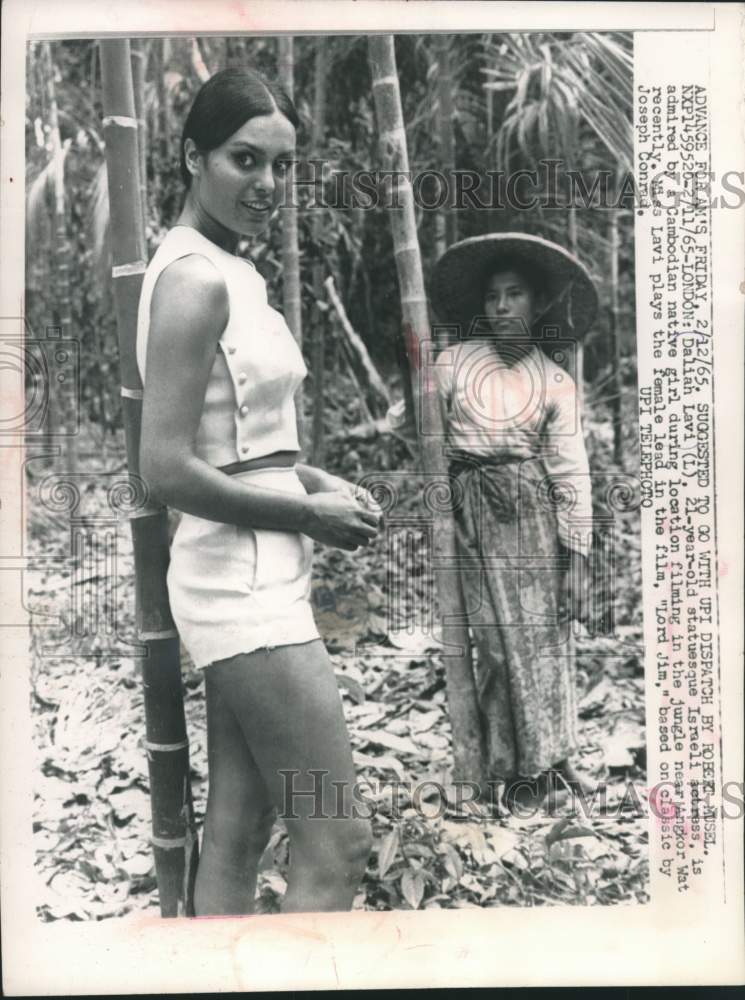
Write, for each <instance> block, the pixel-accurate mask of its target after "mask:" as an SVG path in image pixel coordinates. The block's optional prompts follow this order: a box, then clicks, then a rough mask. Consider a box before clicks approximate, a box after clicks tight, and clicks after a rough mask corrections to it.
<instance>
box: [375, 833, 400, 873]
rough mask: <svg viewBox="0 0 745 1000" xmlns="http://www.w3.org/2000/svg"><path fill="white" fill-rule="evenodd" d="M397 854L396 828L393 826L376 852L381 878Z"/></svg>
mask: <svg viewBox="0 0 745 1000" xmlns="http://www.w3.org/2000/svg"><path fill="white" fill-rule="evenodd" d="M397 853H398V827H397V826H394V827H393V829H392V830H391V832H390V833H388V834H386V836H385V837H384V838H383V842H382V844H381V845H380V850H379V852H378V872H379V874H380V877H381V878H383V877H384V876H385V874H386V872H387V871H388V869H389V868H390V867H391V865H392V864H393V862H394V860H395V857H396V854H397Z"/></svg>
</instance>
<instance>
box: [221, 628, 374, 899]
mask: <svg viewBox="0 0 745 1000" xmlns="http://www.w3.org/2000/svg"><path fill="white" fill-rule="evenodd" d="M208 671H209V672H210V675H209V676H210V682H211V683H212V684H213V685H214V687H215V689H216V690H217V691H219V694H220V697H221V699H222V700H223V703H224V704H226V705H229V706H230V708H231V710H232V712H233V713H234V715H235V719H236V720H237V722H238V724H239V726H240V728H241V731H242V733H243V736H244V739H245V742H246V744H247V746H248V748H249V751H250V754H251V758H252V760H253V761H254V762H255V765H256V768H257V769H258V772H259V773H260V775H261V778H262V779H263V782H264V786H265V788H266V790H267V791H268V795H269V797H270V800H271V802H272V803H273V805H274V806H275V807H276V808H277V809H278V810H279V812H280V815H282V816H283V817H284V820H285V824H286V826H287V831H288V834H289V838H290V869H289V874H288V886H287V893H286V895H285V898H284V901H283V904H282V910H283V911H284V912H293V911H296V912H308V911H310V912H312V911H321V910H348V909H349V908H350V907H351V905H352V901H353V899H354V895H355V893H356V891H357V888H358V886H359V883H360V880H361V878H362V876H363V874H364V871H365V867H366V864H367V860H368V856H369V853H370V848H371V832H370V824H369V821H368V820H367V819H365V818H363V815H355V810H354V801H353V788H354V783H355V771H354V762H353V760H352V750H351V747H350V744H349V736H348V733H347V728H346V723H345V720H344V714H343V711H342V705H341V698H340V696H339V691H338V687H337V684H336V678H335V677H334V672H333V668H332V665H331V662H330V660H329V657H328V654H327V652H326V649H325V647H324V645H323V643H322V642H321V641H320V640H314V641H313V642H308V643H303V644H300V645H294V646H279V647H277V648H276V649H273V650H257V651H256V652H254V653H249V654H241V655H239V656H234V657H231V658H230V659H226V660H222V661H220V662H219V663H215V664H212V665H211V666H210V667H208ZM312 772H314V773H312ZM358 811H359V812H362V810H361V809H359V810H358Z"/></svg>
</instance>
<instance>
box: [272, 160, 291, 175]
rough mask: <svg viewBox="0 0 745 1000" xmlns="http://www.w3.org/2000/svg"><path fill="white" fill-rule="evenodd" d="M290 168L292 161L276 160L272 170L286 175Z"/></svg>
mask: <svg viewBox="0 0 745 1000" xmlns="http://www.w3.org/2000/svg"><path fill="white" fill-rule="evenodd" d="M291 166H292V160H277V162H276V163H275V164H274V169H275V170H276V171H277V173H278V174H286V173H287V172H288V171H289V169H290V167H291Z"/></svg>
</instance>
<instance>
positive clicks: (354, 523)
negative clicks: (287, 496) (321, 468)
mask: <svg viewBox="0 0 745 1000" xmlns="http://www.w3.org/2000/svg"><path fill="white" fill-rule="evenodd" d="M306 504H307V507H306V510H307V517H306V524H305V526H304V527H303V532H304V534H306V535H309V536H310V537H311V538H314V539H315V540H316V541H317V542H321V543H322V544H324V545H333V546H334V547H335V548H339V549H347V550H348V551H354V550H355V549H356V548H359V546H361V545H369V543H370V542H371V541H372V540H373V539H374V538H375V537H376V535H377V534H378V530H379V528H380V524H381V521H382V515H381V514H380V513H379V512H378V511H376V510H370V509H368V508H367V507H364V506H363V505H362V504H361V503H359V502H358V501H357V500H355V499H354V497H353V496H351V495H350V493H349V492H348V491H347V490H333V491H332V490H324V491H321V492H318V493H311V494H310V495H309V496H308V497H307V499H306Z"/></svg>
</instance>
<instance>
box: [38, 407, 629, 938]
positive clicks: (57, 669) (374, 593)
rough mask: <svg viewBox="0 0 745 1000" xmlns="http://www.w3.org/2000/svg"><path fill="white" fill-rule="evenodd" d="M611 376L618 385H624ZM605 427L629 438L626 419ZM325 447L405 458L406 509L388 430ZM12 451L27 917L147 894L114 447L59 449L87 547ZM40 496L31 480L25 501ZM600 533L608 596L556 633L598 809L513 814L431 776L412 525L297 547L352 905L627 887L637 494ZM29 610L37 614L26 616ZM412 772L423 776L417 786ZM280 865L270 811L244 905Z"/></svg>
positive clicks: (433, 711) (437, 752) (198, 759)
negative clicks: (324, 653)
mask: <svg viewBox="0 0 745 1000" xmlns="http://www.w3.org/2000/svg"><path fill="white" fill-rule="evenodd" d="M628 395H629V396H630V397H631V399H632V400H633V398H634V394H633V393H629V394H628ZM630 412H631V411H630ZM585 434H586V437H587V439H588V445H589V449H590V456H591V463H592V465H593V468H594V469H598V468H600V469H602V470H604V471H605V470H607V472H608V475H609V476H612V475H613V474H617V473H618V472H619V470H618V469H617V468H616V467H615V466H613V463H612V461H611V458H610V425H609V423H608V420H607V419H602V420H592V419H586V421H585ZM625 434H626V435H627V438H628V440H627V441H625V446H627V448H628V449H629V453H630V454H633V453H634V452H633V449H635V434H634V424H633V420H632V421H627V426H626V430H625ZM328 450H329V453H331V452H332V451H334V452H335V453H336V454H338V455H340V456H342V457H340V458H339V460H338V462H337V463H336V465H337V466H338V467H337V468H334V469H333V471H335V472H338V473H339V474H342V475H346V476H347V478H357V477H358V476H359V475H360V473H361V470H362V469H364V470H365V472H368V473H369V472H370V470H373V469H376V468H388V469H401V468H403V467H404V466H406V467H408V469H409V470H410V471H409V472H407V473H406V474H405V475H404V476H403V477H401V484H400V489H399V500H398V504H399V506H398V508H397V510H399V511H408V512H412V511H415V510H416V509H417V504H418V503H419V499H420V498H419V490H418V487H417V484H416V476H415V475H413V474H412V473H411V470H413V467H414V463H413V461H412V460H411V458H410V457H407V456H406V453H405V448H404V446H403V445H402V444H400V442H398V441H396V440H395V439H392V438H391V437H385V438H377V439H373V440H372V441H370V442H363V443H360V444H355V445H354V449H353V448H352V447H351V445H350V443H349V442H346V443H345V444H344V447H343V449H341V450H337V449H336V448H331V447H329V449H328ZM393 453H396V454H393ZM37 464H38V463H37ZM630 464H631V463H630ZM29 466H30V471H29V483H28V489H29V503H28V508H29V521H28V547H29V552H28V554H29V555H30V556H31V557H32V558H33V559H36V560H37V561H38V564H39V568H38V569H37V570H35V571H34V572H32V573H30V574H29V584H28V587H29V598H28V601H29V606H30V607H31V609H32V611H34V612H37V613H38V612H42V611H43V612H46V613H49V614H54V615H59V616H60V619H61V620H62V625H61V626H60V627H59V628H57V629H55V628H53V627H38V628H36V629H35V630H34V632H33V654H34V655H33V662H32V674H31V682H32V683H31V692H30V694H31V708H32V713H33V720H34V732H35V754H36V759H35V768H34V804H35V814H34V827H33V831H34V832H33V846H34V850H35V856H36V862H37V876H38V881H37V886H36V902H37V904H38V913H39V916H40V918H41V919H43V920H57V919H70V920H87V919H103V918H108V917H117V916H122V915H124V914H127V913H130V912H132V911H135V910H152V912H154V913H155V912H157V894H156V883H155V878H154V871H153V866H152V855H151V852H150V848H149V832H150V818H149V814H150V805H149V796H148V774H147V762H146V755H145V752H144V749H143V745H142V744H143V734H144V717H143V698H142V691H141V687H140V680H139V674H138V667H137V659H136V657H133V655H132V644H133V637H134V621H133V607H134V598H133V586H132V573H133V571H132V554H131V544H130V540H129V528H128V524H127V522H126V519H125V518H123V517H122V516H121V515H120V516H119V518H118V519H116V515H115V514H114V515H112V509H111V493H110V490H111V486H112V482H113V481H114V480H116V479H117V478H118V479H121V478H122V476H121V473H122V471H123V469H124V459H123V453H122V452H121V451H120V450H119V449H118V448H114V449H113V450H112V451H111V452H110V453H109V454H108V455H107V456H106V457H105V458H104V457H103V456H102V454H101V453H100V451H99V452H98V454H97V459H96V460H93V459H91V460H90V461H87V462H84V463H81V468H82V469H86V470H87V471H85V472H81V473H80V474H79V475H78V476H77V478H76V479H75V485H76V488H77V491H78V493H79V498H80V499H79V503H78V507H77V508H76V509H75V511H74V512H73V514H74V516H75V517H79V516H81V511H82V516H84V517H85V518H86V519H87V524H88V530H89V531H90V530H93V531H94V532H95V533H96V535H97V544H98V552H99V555H98V556H94V555H93V554H90V553H88V552H87V550H86V549H85V546H83V545H82V543H81V535H80V534H79V532H80V530H81V525H80V524H76V523H75V521H74V520H72V519H71V511H70V508H69V504H68V502H67V497H66V494H65V489H64V488H62V487H59V486H58V488H57V489H56V492H55V491H54V490H52V489H51V486H50V483H52V481H51V480H47V482H46V483H45V482H44V480H45V477H48V476H49V475H50V474H51V470H50V469H46V470H44V469H42V468H35V467H34V463H33V462H31V463H29ZM97 468H98V470H102V469H105V470H107V471H106V472H102V471H96V469H97ZM111 470H119V474H118V475H117V473H112V472H111ZM62 478H67V479H68V480H69V479H70V477H62ZM52 485H54V484H53V483H52ZM45 490H46V494H45V493H44V491H45ZM40 491H41V492H40ZM40 496H45V497H46V498H45V500H44V502H43V503H40V502H39V498H40ZM91 526H92V527H91ZM107 532H109V533H111V538H112V539H116V556H115V561H114V557H113V555H112V553H111V551H109V554H108V557H107V558H108V559H109V562H103V561H102V560H103V559H104V555H105V553H104V550H105V546H104V545H103V544H102V540H103V538H104V536H105V535H106V533H107ZM402 537H403V536H402ZM612 546H613V549H614V555H615V569H616V577H615V583H614V584H613V586H612V588H611V590H610V591H609V593H608V594H606V595H605V596H604V597H603V595H602V594H601V595H600V599H601V600H602V599H604V600H605V601H606V603H610V604H612V606H613V610H614V618H615V627H614V630H613V632H612V633H611V634H594V635H593V634H590V633H588V632H587V631H586V630H584V629H582V631H581V633H580V634H579V635H578V636H577V640H576V642H577V652H578V655H577V673H578V684H579V691H578V697H579V714H580V740H581V746H580V749H579V752H578V754H577V758H576V760H577V765H578V767H579V768H580V769H582V770H583V771H584V772H585V773H587V774H588V775H589V776H591V777H594V778H596V779H598V780H601V781H604V782H605V783H606V785H607V809H606V811H605V812H604V813H601V812H600V811H598V810H594V811H593V812H592V813H591V815H589V816H586V815H582V814H581V813H577V812H576V811H575V812H573V811H572V810H571V808H569V807H563V808H562V807H558V808H557V809H555V810H552V811H551V812H550V813H549V812H546V811H538V812H536V813H535V814H534V815H530V816H528V817H525V818H520V817H518V816H516V815H512V814H510V813H508V812H506V811H503V810H499V809H496V808H494V807H490V808H487V807H485V806H482V807H481V808H475V807H473V806H469V805H468V804H467V803H465V802H463V801H460V800H459V798H458V794H457V789H456V788H455V787H454V785H453V778H452V747H451V731H450V725H449V720H448V714H447V704H446V694H445V682H444V668H443V663H442V650H441V648H440V646H439V644H438V642H437V641H436V638H435V637H433V635H432V631H431V628H430V627H429V625H430V624H431V623H430V622H429V621H428V612H427V609H428V607H429V603H428V599H427V594H428V593H429V590H428V588H429V586H430V584H431V575H430V573H429V571H428V566H427V559H426V532H425V530H424V528H422V530H421V531H420V532H417V530H416V528H414V529H411V528H409V530H408V532H407V534H406V538H405V540H402V541H401V542H400V544H391V541H390V538H388V540H387V541H386V540H383V541H381V543H380V545H374V546H371V547H370V548H368V549H367V550H365V551H361V552H359V553H355V554H350V553H345V552H341V551H339V550H331V549H322V548H320V547H319V548H318V549H317V554H316V560H315V564H314V605H315V609H316V616H317V621H318V624H319V629H320V631H321V634H322V635H323V637H324V639H325V641H326V643H327V646H328V649H329V652H330V655H331V658H332V661H333V663H334V668H335V670H336V674H337V678H338V681H339V687H340V690H341V693H342V699H343V704H344V708H345V713H346V718H347V722H348V726H349V731H350V735H351V740H352V745H353V748H354V756H355V761H356V764H357V769H358V775H359V778H360V783H361V785H362V786H363V787H364V794H365V799H366V801H368V802H370V803H372V812H373V816H372V822H373V830H374V835H375V846H374V851H373V855H372V857H371V860H370V863H369V866H368V872H367V875H366V877H365V880H364V882H363V885H362V887H361V890H360V892H359V894H358V896H357V898H356V900H355V904H354V905H355V908H357V909H373V910H388V909H418V908H432V907H442V908H454V907H484V906H501V905H513V906H544V905H551V904H586V905H591V904H592V905H603V904H635V903H643V902H646V901H647V899H648V895H647V884H648V866H647V816H646V809H645V808H643V807H644V806H645V804H646V789H645V738H644V674H643V647H642V620H641V568H640V539H639V519H638V510H630V511H629V512H628V513H621V514H619V515H618V516H617V517H616V518H615V521H614V524H613V528H612ZM397 561H398V564H399V565H398V569H399V570H400V572H399V574H398V575H397V576H396V574H395V570H396V562H397ZM42 567H43V568H42ZM389 567H392V569H393V571H394V576H393V578H396V579H399V580H404V581H406V582H407V588H406V590H405V593H403V594H401V593H399V594H398V595H397V597H396V605H395V607H394V608H393V617H392V605H391V603H390V600H389V598H390V593H389V583H388V581H389V580H390V579H391V578H392V577H389V576H388V575H387V574H388V572H389ZM96 615H97V616H98V619H96V617H95V616H96ZM36 620H37V621H38V622H39V623H40V625H41V624H43V621H44V619H43V618H42V617H39V618H37V619H36ZM183 667H184V674H183V675H184V690H185V699H186V712H187V721H188V730H189V739H190V759H191V772H192V786H193V792H194V800H195V811H196V816H197V821H198V823H199V824H200V825H201V820H202V817H203V813H204V806H205V800H206V791H207V757H206V733H205V715H204V685H203V678H202V675H201V673H200V672H198V671H196V670H195V669H194V667H193V666H192V665H191V663H190V662H189V660H188V657H187V656H186V655H184V659H183ZM425 781H426V782H433V783H436V784H430V785H428V786H426V789H425V787H424V785H423V783H424V782H425ZM417 788H418V789H419V790H418V791H416V789H417ZM427 793H429V794H427ZM286 866H287V838H286V834H285V831H284V829H283V827H282V826H281V824H279V823H278V824H277V826H276V827H275V831H274V834H273V836H272V839H271V842H270V845H269V847H268V848H267V851H266V852H265V855H264V858H263V860H262V865H261V871H260V876H259V886H258V896H259V903H258V908H259V910H260V911H263V912H273V911H275V910H276V909H277V903H278V899H279V897H280V896H281V894H282V891H283V890H284V887H285V873H286Z"/></svg>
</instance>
